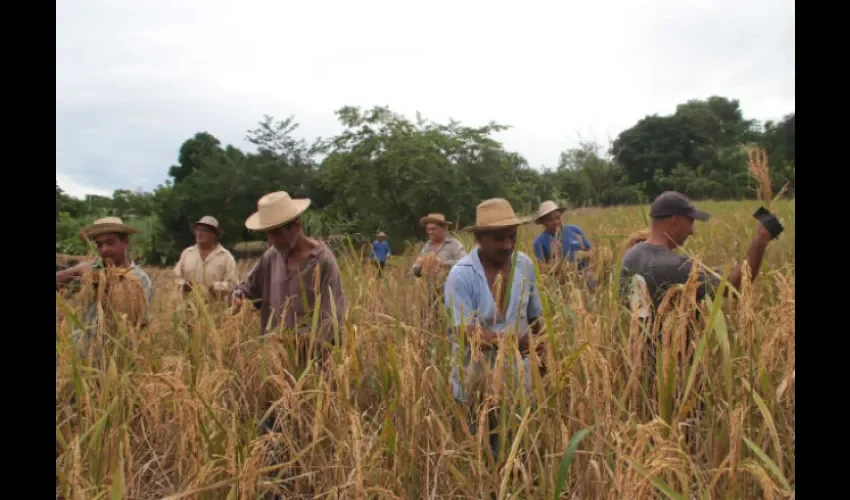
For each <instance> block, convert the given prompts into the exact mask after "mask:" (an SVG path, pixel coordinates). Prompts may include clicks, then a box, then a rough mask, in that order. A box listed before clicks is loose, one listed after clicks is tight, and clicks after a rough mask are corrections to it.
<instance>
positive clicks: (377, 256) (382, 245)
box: [369, 240, 390, 262]
mask: <svg viewBox="0 0 850 500" xmlns="http://www.w3.org/2000/svg"><path fill="white" fill-rule="evenodd" d="M389 256H390V244H389V242H387V241H386V240H384V241H378V240H375V241H373V242H372V254H371V255H370V256H369V257H370V258H371V259H372V260H377V261H379V262H386V261H387V257H389Z"/></svg>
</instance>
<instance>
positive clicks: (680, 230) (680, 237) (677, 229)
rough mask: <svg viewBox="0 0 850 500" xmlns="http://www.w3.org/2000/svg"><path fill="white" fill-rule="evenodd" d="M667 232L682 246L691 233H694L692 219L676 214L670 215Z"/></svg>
mask: <svg viewBox="0 0 850 500" xmlns="http://www.w3.org/2000/svg"><path fill="white" fill-rule="evenodd" d="M668 234H669V235H670V237H671V238H673V242H674V243H676V245H678V246H682V245H684V244H685V242H686V241H687V240H688V237H690V236H691V235H692V234H694V220H693V219H692V218H690V217H685V216H681V215H676V216H674V217H671V223H670V229H669V230H668Z"/></svg>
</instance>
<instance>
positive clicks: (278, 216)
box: [245, 191, 310, 231]
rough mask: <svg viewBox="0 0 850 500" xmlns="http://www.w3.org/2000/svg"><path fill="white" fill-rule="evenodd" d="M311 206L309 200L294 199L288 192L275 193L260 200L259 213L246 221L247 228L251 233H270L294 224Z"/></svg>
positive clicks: (255, 213)
mask: <svg viewBox="0 0 850 500" xmlns="http://www.w3.org/2000/svg"><path fill="white" fill-rule="evenodd" d="M309 206H310V199H309V198H302V199H294V198H292V197H290V196H289V193H287V192H286V191H275V192H274V193H269V194H267V195H265V196H263V197H262V198H260V201H258V202H257V211H256V212H254V213H253V214H251V216H250V217H248V218H247V219H246V220H245V227H247V228H248V229H250V230H251V231H268V230H270V229H274V228H276V227H279V226H282V225H284V224H286V223H288V222H292V221H293V220H295V219H296V218H297V217H298V216H299V215H301V214H302V213H304V211H305V210H307V207H309Z"/></svg>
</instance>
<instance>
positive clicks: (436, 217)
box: [419, 214, 451, 226]
mask: <svg viewBox="0 0 850 500" xmlns="http://www.w3.org/2000/svg"><path fill="white" fill-rule="evenodd" d="M428 224H443V225H446V226H449V225H451V222H449V221H447V220H446V217H445V216H444V215H443V214H428V215H426V216H425V217H422V218H421V219H419V225H420V226H426V225H428Z"/></svg>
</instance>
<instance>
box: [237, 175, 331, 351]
mask: <svg viewBox="0 0 850 500" xmlns="http://www.w3.org/2000/svg"><path fill="white" fill-rule="evenodd" d="M309 206H310V200H309V199H293V198H291V197H290V196H289V194H288V193H286V192H285V191H277V192H274V193H270V194H267V195H265V196H263V197H262V198H260V200H259V202H258V203H257V212H255V213H254V214H252V215H251V216H250V217H248V219H247V220H246V221H245V227H247V228H248V229H250V230H252V231H262V232H264V233H265V234H266V238H267V239H268V241H269V244H270V245H271V246H270V247H269V248H268V250H266V251H265V252H263V255H262V257H260V261H259V262H257V264H256V265H255V266H254V268H253V269H252V270H251V271H250V272H249V273H248V276H247V277H246V278H245V279H244V280H243V281H242V282H241V283H239V284H238V285H237V286H236V289H235V290H234V292H233V295H232V301H233V303H234V305H236V306H237V307H239V306H242V305H243V303H244V302H245V301H252V302H253V303H254V304H255V306H256V307H258V308H259V309H260V319H261V321H260V334H261V335H263V334H265V333H268V332H270V331H274V330H276V329H278V328H283V329H285V330H288V331H291V332H293V333H294V334H295V338H296V341H297V343H298V345H299V347H300V348H301V349H303V350H302V352H305V353H306V348H307V347H308V346H309V344H310V343H311V341H313V342H314V343H315V345H316V346H317V347H318V349H317V351H316V353H317V354H319V355H324V354H327V349H328V347H329V346H330V345H333V344H334V343H335V333H336V328H339V330H340V335H342V331H341V330H342V327H343V318H345V314H346V310H347V308H348V303H347V301H346V297H345V292H344V291H343V288H342V279H341V277H340V272H339V265H338V264H337V261H336V258H335V257H334V255H333V252H332V251H331V249H330V248H328V245H327V244H326V243H324V242H321V241H318V240H314V239H312V238H310V237H308V236H307V235H305V234H304V232H303V227H302V225H301V218H300V217H301V214H303V213H304V211H305V210H307V207H309ZM317 299H320V301H321V304H320V305H319V306H318V307H320V311H319V313H318V314H319V325H318V331H317V332H316V334H317V335H316V337H315V338H314V339H311V338H310V335H311V332H312V323H313V314H314V307H316V306H317V302H316V301H317Z"/></svg>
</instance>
